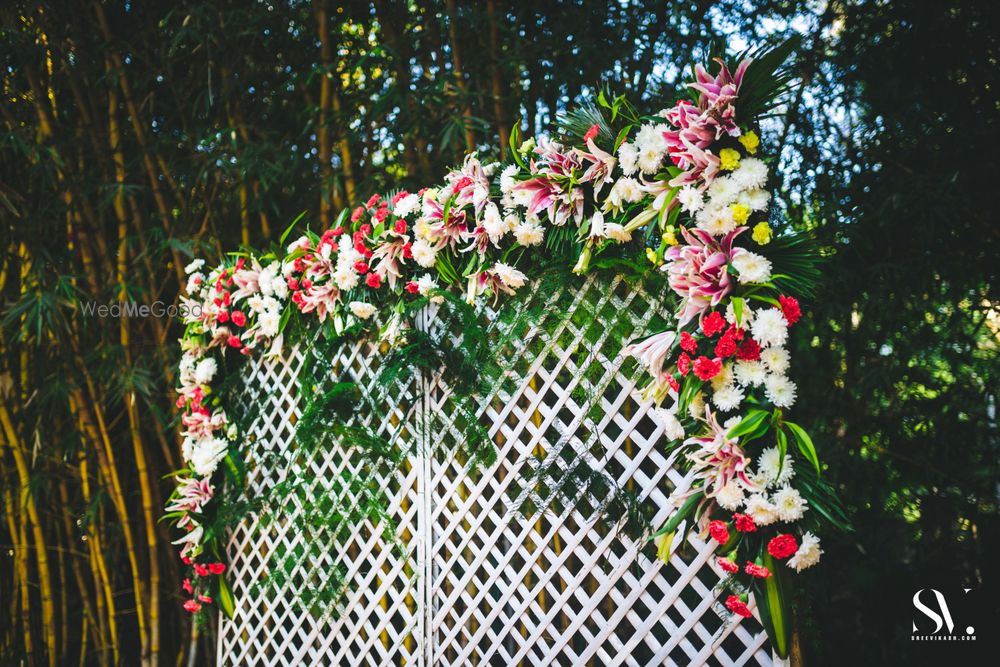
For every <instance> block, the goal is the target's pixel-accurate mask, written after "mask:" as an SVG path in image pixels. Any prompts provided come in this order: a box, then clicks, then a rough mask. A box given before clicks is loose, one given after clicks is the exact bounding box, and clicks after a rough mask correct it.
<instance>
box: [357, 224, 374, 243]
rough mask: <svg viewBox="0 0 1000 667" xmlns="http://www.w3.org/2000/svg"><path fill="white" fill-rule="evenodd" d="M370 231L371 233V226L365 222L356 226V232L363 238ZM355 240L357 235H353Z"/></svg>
mask: <svg viewBox="0 0 1000 667" xmlns="http://www.w3.org/2000/svg"><path fill="white" fill-rule="evenodd" d="M371 233H372V226H371V225H370V224H368V223H367V222H366V223H365V224H363V225H361V226H360V227H358V234H360V235H361V238H364V237H366V236H368V235H369V234H371ZM355 240H357V237H355Z"/></svg>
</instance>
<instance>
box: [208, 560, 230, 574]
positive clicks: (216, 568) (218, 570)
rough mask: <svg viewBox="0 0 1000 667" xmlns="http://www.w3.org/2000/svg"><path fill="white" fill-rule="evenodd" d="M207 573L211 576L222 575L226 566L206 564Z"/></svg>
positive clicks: (223, 564)
mask: <svg viewBox="0 0 1000 667" xmlns="http://www.w3.org/2000/svg"><path fill="white" fill-rule="evenodd" d="M208 571H209V572H211V573H212V574H222V573H223V572H225V571H226V564H225V563H209V564H208Z"/></svg>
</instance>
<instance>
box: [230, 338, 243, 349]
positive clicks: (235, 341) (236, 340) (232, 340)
mask: <svg viewBox="0 0 1000 667" xmlns="http://www.w3.org/2000/svg"><path fill="white" fill-rule="evenodd" d="M226 342H227V343H228V344H229V347H235V348H236V349H237V350H238V349H240V348H241V347H243V342H242V341H241V340H240V337H239V336H230V337H229V339H228V340H227V341H226Z"/></svg>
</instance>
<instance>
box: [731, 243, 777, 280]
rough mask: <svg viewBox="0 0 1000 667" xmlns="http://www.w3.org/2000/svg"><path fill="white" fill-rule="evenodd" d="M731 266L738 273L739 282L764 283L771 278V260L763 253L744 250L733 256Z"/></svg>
mask: <svg viewBox="0 0 1000 667" xmlns="http://www.w3.org/2000/svg"><path fill="white" fill-rule="evenodd" d="M733 268H735V269H736V271H737V272H738V273H739V281H740V283H742V284H744V285H746V284H747V283H757V284H759V283H766V282H767V281H768V280H770V279H771V262H770V261H768V259H767V258H766V257H764V256H763V255H758V254H757V253H755V252H750V251H749V250H744V251H743V252H741V253H737V254H736V255H735V256H734V257H733Z"/></svg>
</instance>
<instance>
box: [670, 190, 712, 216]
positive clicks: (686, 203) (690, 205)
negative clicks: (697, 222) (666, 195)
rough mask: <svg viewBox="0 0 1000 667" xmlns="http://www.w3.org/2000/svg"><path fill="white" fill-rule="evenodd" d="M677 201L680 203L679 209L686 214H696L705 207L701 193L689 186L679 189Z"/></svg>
mask: <svg viewBox="0 0 1000 667" xmlns="http://www.w3.org/2000/svg"><path fill="white" fill-rule="evenodd" d="M677 201H678V202H680V205H681V208H682V209H684V210H685V211H687V212H688V213H697V212H698V211H699V210H700V209H701V207H702V206H704V205H705V200H704V199H703V198H702V196H701V192H699V191H698V189H697V188H693V187H691V186H690V185H685V186H684V187H683V188H681V189H680V191H679V192H678V193H677Z"/></svg>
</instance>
